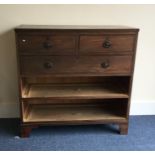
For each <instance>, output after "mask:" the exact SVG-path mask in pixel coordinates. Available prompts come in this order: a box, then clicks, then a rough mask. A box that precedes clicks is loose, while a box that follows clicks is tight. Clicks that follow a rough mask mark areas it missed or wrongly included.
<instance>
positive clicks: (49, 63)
mask: <svg viewBox="0 0 155 155" xmlns="http://www.w3.org/2000/svg"><path fill="white" fill-rule="evenodd" d="M52 67H53V63H52V62H45V63H44V68H45V69H51V68H52Z"/></svg>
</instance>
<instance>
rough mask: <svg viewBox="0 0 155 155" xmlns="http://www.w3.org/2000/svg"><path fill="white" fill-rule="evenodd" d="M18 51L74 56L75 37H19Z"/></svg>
mask: <svg viewBox="0 0 155 155" xmlns="http://www.w3.org/2000/svg"><path fill="white" fill-rule="evenodd" d="M18 50H19V52H20V53H25V54H39V53H41V54H48V53H49V54H51V55H66V54H67V55H68V54H74V51H75V37H74V36H72V35H71V36H69V35H66V36H65V35H53V36H48V35H19V36H18Z"/></svg>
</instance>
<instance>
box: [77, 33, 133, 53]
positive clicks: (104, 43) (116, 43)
mask: <svg viewBox="0 0 155 155" xmlns="http://www.w3.org/2000/svg"><path fill="white" fill-rule="evenodd" d="M134 41H135V36H134V35H108V36H101V35H98V36H96V35H89V36H88V35H82V36H80V52H81V54H105V53H106V54H108V53H114V54H116V53H119V52H120V53H122V52H123V53H125V52H133V49H134Z"/></svg>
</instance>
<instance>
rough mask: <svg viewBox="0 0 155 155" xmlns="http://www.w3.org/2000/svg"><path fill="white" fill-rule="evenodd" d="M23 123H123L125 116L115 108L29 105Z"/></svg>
mask: <svg viewBox="0 0 155 155" xmlns="http://www.w3.org/2000/svg"><path fill="white" fill-rule="evenodd" d="M23 121H24V122H25V123H26V122H27V123H31V122H51V123H53V124H59V123H64V124H65V123H70V124H74V123H75V124H76V123H82V122H83V123H87V122H88V123H91V122H92V123H93V122H94V123H95V122H96V123H100V122H101V123H102V122H106V121H107V122H116V121H119V122H123V121H124V122H125V121H126V118H125V115H124V114H122V113H121V112H120V110H117V108H115V107H104V106H103V107H102V106H92V105H90V106H70V105H68V106H61V105H59V106H52V105H30V107H29V110H28V112H27V115H26V117H24V119H23Z"/></svg>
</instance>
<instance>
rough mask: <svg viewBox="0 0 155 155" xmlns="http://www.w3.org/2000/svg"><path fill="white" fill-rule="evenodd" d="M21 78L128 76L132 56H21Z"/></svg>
mask: <svg viewBox="0 0 155 155" xmlns="http://www.w3.org/2000/svg"><path fill="white" fill-rule="evenodd" d="M20 66H21V68H20V71H21V74H22V75H23V76H27V75H35V76H45V75H55V74H67V75H68V74H82V75H84V74H91V75H92V74H93V75H113V74H118V75H129V74H131V66H132V56H104V57H103V56H102V57H101V56H81V57H73V56H51V57H50V56H48V57H47V56H22V57H21V58H20Z"/></svg>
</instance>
